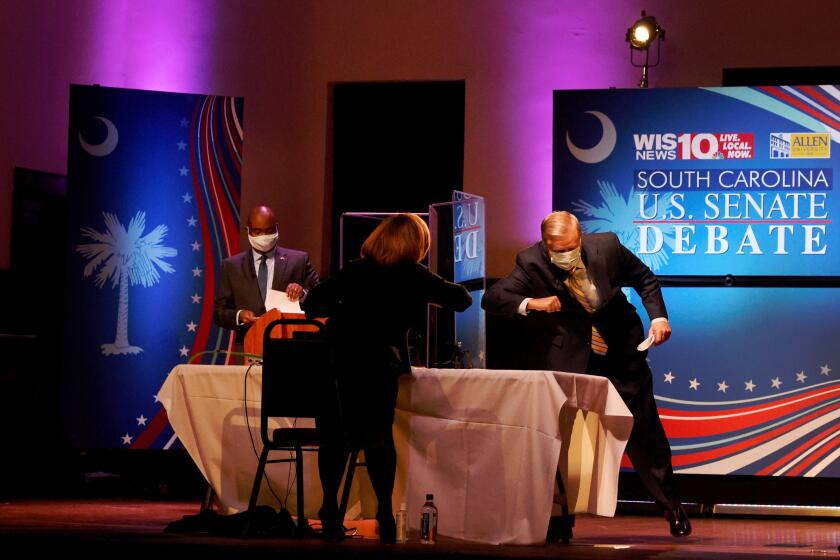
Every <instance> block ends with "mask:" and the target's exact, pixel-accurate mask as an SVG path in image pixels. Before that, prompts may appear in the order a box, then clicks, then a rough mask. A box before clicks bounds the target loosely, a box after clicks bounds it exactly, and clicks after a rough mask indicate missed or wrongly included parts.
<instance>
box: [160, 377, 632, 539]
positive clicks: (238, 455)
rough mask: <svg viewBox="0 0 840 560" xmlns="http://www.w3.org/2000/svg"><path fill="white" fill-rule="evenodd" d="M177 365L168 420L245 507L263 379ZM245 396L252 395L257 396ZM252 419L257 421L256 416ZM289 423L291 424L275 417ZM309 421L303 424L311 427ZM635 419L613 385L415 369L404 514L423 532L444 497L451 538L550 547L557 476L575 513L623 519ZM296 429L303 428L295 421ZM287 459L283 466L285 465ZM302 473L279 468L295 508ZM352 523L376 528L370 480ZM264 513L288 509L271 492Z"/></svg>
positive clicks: (273, 471)
mask: <svg viewBox="0 0 840 560" xmlns="http://www.w3.org/2000/svg"><path fill="white" fill-rule="evenodd" d="M247 369H248V368H247V366H209V365H179V366H176V367H175V368H174V369H173V370H172V371H171V372H170V374H169V376H168V377H167V379H166V381H165V382H164V384H163V386H162V387H161V389H160V391H159V393H158V399H159V400H160V401H161V403H163V406H164V407H165V408H166V411H167V413H168V415H169V421H170V423H171V424H172V427H173V428H174V430H175V433H176V434H177V435H178V437H179V439H180V440H181V442H182V443H183V445H184V447H185V448H186V449H187V451H188V452H189V454H190V455H191V457H192V458H193V460H194V461H195V463H196V465H197V466H198V468H199V469H200V470H201V472H202V473H203V474H204V476H205V478H206V479H207V481H208V482H209V484H210V485H211V487H212V488H213V489H214V491H215V493H216V495H217V497H218V500H219V502H220V504H221V507H222V509H223V511H224V512H225V513H234V512H237V511H242V510H244V509H246V508H247V504H248V497H249V494H250V489H251V484H252V482H253V477H254V473H255V471H256V467H257V461H258V454H259V450H260V449H261V442H260V436H259V419H260V418H259V417H260V414H259V396H260V390H261V370H260V367H259V366H254V367H252V368H251V369H250V371H248V373H247V378H246V370H247ZM246 393H247V394H246ZM246 411H247V414H246ZM275 421H276V423H277V425H278V426H279V425H291V422H292V420H291V419H275V420H272V422H275ZM301 422H302V421H301ZM632 424H633V419H632V416H631V415H630V412H629V410H628V409H627V407H626V406H625V404H624V402H623V401H622V400H621V397H620V396H619V395H618V393H617V391H616V390H615V388H614V387H613V386H612V384H611V383H610V382H609V380H608V379H606V378H603V377H596V376H590V375H582V374H573V373H562V372H550V371H516V370H480V369H467V370H453V369H425V368H413V370H412V373H411V375H406V376H403V377H402V378H401V380H400V390H399V396H398V399H397V410H396V418H395V422H394V440H395V443H396V446H397V458H398V459H397V460H398V465H397V483H396V487H395V490H394V496H393V504H394V509H395V510H396V509H397V508H398V507H399V504H400V503H401V502H405V503H407V504H408V511H409V524H410V526H411V527H412V528H417V527H418V525H419V519H420V508H421V506H422V504H423V502H424V499H425V494H426V493H434V495H435V504H436V505H437V507H438V510H439V511H440V516H439V524H438V531H439V533H440V534H441V535H447V536H451V537H456V538H461V539H466V540H471V541H478V542H487V543H498V544H502V543H504V544H533V543H539V542H544V540H545V534H546V529H547V527H548V519H549V517H550V515H551V513H552V508H555V510H556V508H557V505H556V504H555V503H554V502H555V501H556V497H555V496H554V494H555V492H553V491H552V489H553V488H554V487H555V473H556V471H557V469H558V467H559V469H560V471H561V473H562V475H563V480H564V485H565V488H566V501H567V503H568V505H569V510H570V512H572V513H584V512H588V513H593V514H597V515H606V516H612V515H613V514H614V513H615V506H616V498H617V484H618V472H619V468H620V462H621V456H622V454H623V452H624V447H625V445H626V442H627V439H628V438H629V436H630V430H631V428H632ZM297 425H298V426H301V425H302V424H301V423H300V422H298V424H297ZM277 455H279V453H275V454H274V455H272V456H273V457H276V456H277ZM305 460H306V465H305V473H306V474H305V476H304V478H305V481H304V482H305V488H304V491H305V496H306V502H307V503H306V513H307V515H308V516H313V517H316V516H317V510H318V507H319V506H320V502H321V489H320V484H319V481H318V474H317V472H318V471H317V454H316V453H306V459H305ZM293 473H294V471H293V469H290V467H289V465H288V464H285V463H283V464H273V465H269V468H268V469H267V474H268V476H269V479H270V480H271V485H270V487H271V488H273V490H274V493H276V494H277V495H278V496H279V497H281V498H283V499H284V501H286V502H287V507H288V509H289V510H290V511H294V508H295V505H294V499H295V497H294V492H293V491H290V490H289V489H290V488H293V486H292V484H291V483H292V478H293V476H294V474H293ZM357 475H358V476H357V477H356V481H355V482H354V488H353V494H352V496H353V499H352V500H351V503H353V504H354V506H353V507H352V508H350V509H349V512H348V513H349V514H350V515H353V516H358V515H363V516H365V517H373V514H374V512H375V499H374V498H373V493H372V491H371V489H370V482H369V480H367V477H366V474H365V471H364V469H359V470H358V471H357ZM260 503H267V504H272V505H274V506H275V507H276V506H277V499H276V498H274V496H272V493H271V490H270V488H269V485H266V484H263V489H262V493H261V495H260Z"/></svg>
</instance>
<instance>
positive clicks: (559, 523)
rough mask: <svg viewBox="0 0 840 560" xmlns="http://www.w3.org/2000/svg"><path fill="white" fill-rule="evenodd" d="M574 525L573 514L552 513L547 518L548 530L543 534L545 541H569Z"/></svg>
mask: <svg viewBox="0 0 840 560" xmlns="http://www.w3.org/2000/svg"><path fill="white" fill-rule="evenodd" d="M574 526H575V516H574V515H564V516H559V515H552V516H551V518H550V519H549V520H548V532H547V533H546V535H545V542H547V543H548V544H551V543H556V542H560V541H563V543H564V544H568V543H569V539H571V538H572V527H574Z"/></svg>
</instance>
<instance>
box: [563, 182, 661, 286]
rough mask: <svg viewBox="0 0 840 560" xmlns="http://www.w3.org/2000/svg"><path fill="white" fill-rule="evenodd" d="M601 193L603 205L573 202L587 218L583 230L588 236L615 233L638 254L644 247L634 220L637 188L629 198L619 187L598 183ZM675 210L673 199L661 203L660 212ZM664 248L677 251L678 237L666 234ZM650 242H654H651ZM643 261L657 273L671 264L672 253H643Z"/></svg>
mask: <svg viewBox="0 0 840 560" xmlns="http://www.w3.org/2000/svg"><path fill="white" fill-rule="evenodd" d="M596 182H597V183H598V190H599V192H600V194H601V203H600V205H599V206H595V205H594V204H590V203H589V202H586V201H585V200H578V201H577V202H572V209H573V210H574V211H575V212H578V213H579V214H583V215H584V216H587V218H582V219H581V220H580V225H581V229H582V230H583V231H584V232H586V233H598V232H603V231H612V232H613V233H615V234H616V235H617V236H618V239H619V240H620V241H621V244H622V245H624V246H625V247H627V248H628V249H630V250H631V251H633V252H635V253H638V251H639V247H640V239H639V229H638V228H637V227H636V224H635V223H634V220H636V217H637V215H638V211H639V203H638V200H637V196H636V189H634V188H631V189H630V192H629V193H627V198H626V199H625V198H624V197H623V196H621V195H620V194H619V192H618V190H617V189H616V188H615V185H614V184H612V183H611V182H609V181H596ZM670 209H671V198H670V197H669V196H666V197H663V200H660V201H659V202H658V212H659V214H660V215H665V214H667V213H668V211H670ZM649 210H650V207H649V206H647V205H646V208H645V211H646V212H649ZM663 238H664V245H667V246H668V247H670V248H671V249H673V248H674V235H673V234H672V233H663ZM649 241H650V240H649ZM639 258H640V259H641V260H642V262H644V263H645V264H646V265H647V266H649V267H650V268H651V269H652V270H653V271H657V270H659V269H660V268H662V267H663V266H665V265H666V264H668V253H666V252H665V251H659V252H657V253H648V254H641V255H639Z"/></svg>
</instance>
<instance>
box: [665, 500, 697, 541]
mask: <svg viewBox="0 0 840 560" xmlns="http://www.w3.org/2000/svg"><path fill="white" fill-rule="evenodd" d="M665 519H667V520H668V527H669V528H670V529H671V535H673V536H675V537H687V536H688V535H690V534H691V521H689V520H688V516H687V515H686V514H685V510H684V509H683V508H682V506H677V509H667V510H665Z"/></svg>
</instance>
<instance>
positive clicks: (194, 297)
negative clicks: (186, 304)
mask: <svg viewBox="0 0 840 560" xmlns="http://www.w3.org/2000/svg"><path fill="white" fill-rule="evenodd" d="M190 297H191V298H192V302H193V303H201V296H200V295H198V293H195V294H193V295H192V296H190Z"/></svg>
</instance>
